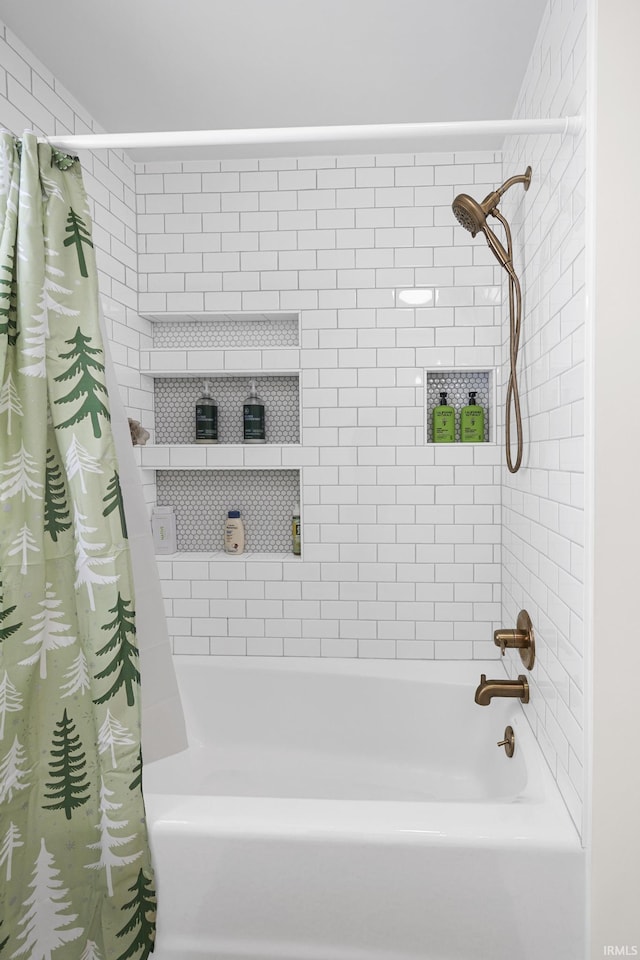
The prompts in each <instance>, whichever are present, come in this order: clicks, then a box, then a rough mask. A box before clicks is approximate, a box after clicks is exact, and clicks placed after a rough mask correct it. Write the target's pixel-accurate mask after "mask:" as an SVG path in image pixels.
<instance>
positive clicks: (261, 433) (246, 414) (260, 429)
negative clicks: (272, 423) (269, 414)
mask: <svg viewBox="0 0 640 960" xmlns="http://www.w3.org/2000/svg"><path fill="white" fill-rule="evenodd" d="M243 420H244V442H245V443H266V434H265V422H264V403H263V402H262V400H261V399H260V397H259V396H258V391H257V389H256V382H255V380H252V381H251V387H250V389H249V396H248V397H247V399H246V400H245V402H244V407H243Z"/></svg>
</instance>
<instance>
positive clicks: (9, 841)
mask: <svg viewBox="0 0 640 960" xmlns="http://www.w3.org/2000/svg"><path fill="white" fill-rule="evenodd" d="M139 690H140V672H139V665H138V649H137V644H136V620H135V603H134V595H133V585H132V578H131V571H130V560H129V550H128V544H127V528H126V523H125V518H124V510H123V505H122V495H121V490H120V482H119V469H118V463H117V460H116V456H115V450H114V445H113V438H112V434H111V427H110V417H109V403H108V397H107V392H106V387H105V380H104V354H103V345H102V340H101V335H100V329H99V324H98V288H97V273H96V266H95V258H94V250H93V243H92V240H91V217H90V214H89V209H88V204H87V199H86V195H85V192H84V188H83V184H82V174H81V171H80V168H79V164H78V163H77V162H73V161H72V160H71V159H70V158H69V157H65V156H63V155H62V154H59V153H58V152H57V151H55V150H52V148H51V147H49V146H47V145H43V144H38V143H37V139H36V137H35V135H33V134H25V137H24V139H23V140H22V142H16V141H15V140H14V139H13V138H12V137H11V136H10V135H9V134H4V133H3V134H0V957H1V958H2V960H8V958H11V960H145V958H147V957H148V956H149V955H150V953H151V952H152V951H153V943H154V937H155V912H156V898H155V890H154V876H153V869H152V864H151V858H150V853H149V846H148V840H147V828H146V822H145V815H144V804H143V797H142V778H141V769H142V761H141V753H140V708H139Z"/></svg>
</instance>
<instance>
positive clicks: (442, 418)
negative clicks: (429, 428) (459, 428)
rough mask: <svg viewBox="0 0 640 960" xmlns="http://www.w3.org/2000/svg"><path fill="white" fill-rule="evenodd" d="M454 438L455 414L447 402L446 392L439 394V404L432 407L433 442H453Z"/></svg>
mask: <svg viewBox="0 0 640 960" xmlns="http://www.w3.org/2000/svg"><path fill="white" fill-rule="evenodd" d="M455 439H456V414H455V410H454V409H453V407H450V406H449V404H448V403H447V394H446V393H445V392H442V393H441V394H440V404H439V406H437V407H434V408H433V442H434V443H453V442H454V441H455Z"/></svg>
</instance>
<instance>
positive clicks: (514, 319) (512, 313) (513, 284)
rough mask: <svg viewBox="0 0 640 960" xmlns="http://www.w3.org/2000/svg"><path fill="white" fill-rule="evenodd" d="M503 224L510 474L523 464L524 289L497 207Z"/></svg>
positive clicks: (507, 438) (507, 425)
mask: <svg viewBox="0 0 640 960" xmlns="http://www.w3.org/2000/svg"><path fill="white" fill-rule="evenodd" d="M491 214H492V216H494V217H496V218H497V219H498V220H499V221H500V223H501V224H502V225H503V227H504V230H505V234H506V237H507V250H508V253H509V260H508V262H507V263H505V265H504V267H505V270H506V271H507V274H508V277H509V382H508V384H507V396H506V399H505V453H506V458H507V469H508V470H509V472H510V473H517V472H518V470H519V469H520V465H521V463H522V415H521V412H520V393H519V391H518V372H517V362H518V349H519V346H520V327H521V324H522V290H521V287H520V281H519V280H518V275H517V273H516V272H515V270H514V269H513V263H512V259H513V250H512V244H511V230H510V229H509V224H508V223H507V221H506V220H505V218H504V217H503V216H502V214H501V213H500V211H499V210H498V209H497V208H496V207H494V209H493V210H492V211H491ZM512 412H513V414H514V417H515V422H516V459H515V461H514V460H513V457H512V453H511V415H512Z"/></svg>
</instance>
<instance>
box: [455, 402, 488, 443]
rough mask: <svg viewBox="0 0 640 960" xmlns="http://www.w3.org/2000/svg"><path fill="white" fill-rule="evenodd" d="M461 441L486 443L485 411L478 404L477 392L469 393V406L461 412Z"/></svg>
mask: <svg viewBox="0 0 640 960" xmlns="http://www.w3.org/2000/svg"><path fill="white" fill-rule="evenodd" d="M460 439H461V441H462V442H463V443H482V442H483V441H484V410H483V409H482V407H481V406H479V404H477V403H476V391H475V390H471V391H470V392H469V405H468V406H467V407H463V408H462V410H461V411H460Z"/></svg>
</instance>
